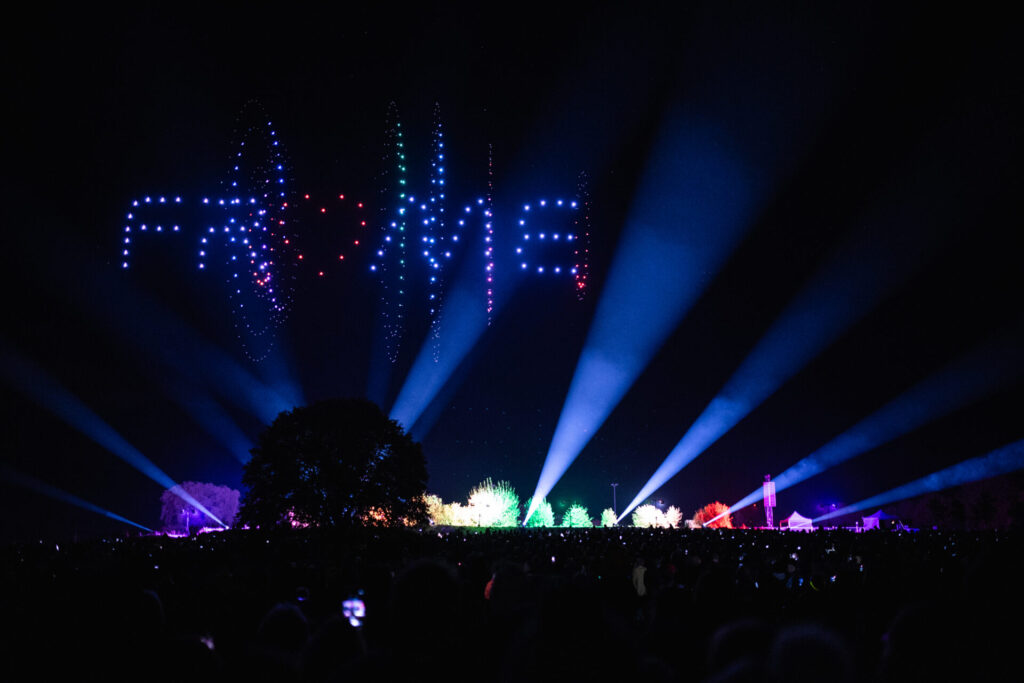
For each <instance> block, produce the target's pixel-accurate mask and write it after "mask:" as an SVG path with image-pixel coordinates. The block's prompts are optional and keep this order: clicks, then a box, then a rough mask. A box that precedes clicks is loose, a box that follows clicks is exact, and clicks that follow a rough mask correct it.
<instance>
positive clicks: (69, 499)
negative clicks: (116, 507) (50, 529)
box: [0, 465, 153, 532]
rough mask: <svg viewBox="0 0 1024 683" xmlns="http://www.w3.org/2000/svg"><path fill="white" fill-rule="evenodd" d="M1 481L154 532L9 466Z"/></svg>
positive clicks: (1, 469)
mask: <svg viewBox="0 0 1024 683" xmlns="http://www.w3.org/2000/svg"><path fill="white" fill-rule="evenodd" d="M0 479H3V480H4V481H9V482H11V483H12V484H17V485H18V486H21V487H23V488H26V489H29V490H31V491H35V492H37V493H41V494H43V495H44V496H48V497H50V498H53V499H54V500H59V501H62V502H64V503H68V504H69V505H74V506H75V507H79V508H82V509H83V510H88V511H89V512H95V513H96V514H98V515H103V516H104V517H109V518H110V519H113V520H117V521H118V522H123V523H125V524H130V525H131V526H133V527H137V528H139V529H142V530H143V531H149V532H152V531H153V530H152V529H150V528H149V527H145V526H142V525H141V524H136V523H135V522H133V521H132V520H130V519H127V518H125V517H122V516H121V515H119V514H117V513H116V512H111V511H110V510H105V509H103V508H101V507H100V506H99V505H96V504H94V503H90V502H89V501H87V500H85V499H83V498H79V497H78V496H76V495H74V494H72V493H68V492H67V491H64V490H63V489H59V488H57V487H56V486H52V485H50V484H47V483H46V482H45V481H41V480H39V479H36V478H35V477H32V476H29V475H27V474H24V473H22V472H18V471H17V470H15V469H13V468H11V467H8V466H7V465H3V466H0Z"/></svg>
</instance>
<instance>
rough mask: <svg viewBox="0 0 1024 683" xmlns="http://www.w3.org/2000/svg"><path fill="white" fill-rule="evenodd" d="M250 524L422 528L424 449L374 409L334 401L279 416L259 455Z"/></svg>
mask: <svg viewBox="0 0 1024 683" xmlns="http://www.w3.org/2000/svg"><path fill="white" fill-rule="evenodd" d="M251 452H252V459H251V460H250V461H249V462H248V463H247V464H246V465H245V471H244V474H243V475H242V483H243V484H245V485H246V486H247V487H248V492H247V493H246V494H245V498H244V500H243V502H242V509H241V513H240V518H241V520H242V521H243V522H246V523H247V524H251V525H257V526H262V527H267V526H275V525H279V524H286V523H297V524H310V525H317V526H332V525H348V524H360V523H371V524H400V523H403V522H411V523H417V524H418V523H421V522H423V521H424V519H425V507H424V503H423V495H424V492H425V490H426V483H427V464H426V459H425V458H424V457H423V449H422V448H421V447H420V444H418V443H416V442H414V441H413V440H412V438H411V437H410V436H409V435H408V434H406V433H405V431H404V430H403V429H402V427H401V426H399V424H398V423H397V422H395V421H394V420H390V419H388V417H387V416H386V415H385V414H384V413H383V412H382V411H381V410H380V408H378V407H377V406H376V405H374V404H373V403H371V402H369V401H366V400H362V399H334V400H330V401H321V402H319V403H315V404H313V405H311V406H306V407H302V408H295V409H294V410H292V411H286V412H283V413H281V414H280V415H278V416H277V418H276V419H275V420H274V422H273V424H271V425H270V426H269V427H268V428H267V429H266V430H265V431H264V432H263V433H262V434H261V435H260V437H259V441H258V443H257V445H256V447H255V448H253V449H252V451H251Z"/></svg>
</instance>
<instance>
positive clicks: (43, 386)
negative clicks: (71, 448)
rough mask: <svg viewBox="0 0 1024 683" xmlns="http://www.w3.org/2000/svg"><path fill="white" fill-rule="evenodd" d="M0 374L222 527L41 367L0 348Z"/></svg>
mask: <svg viewBox="0 0 1024 683" xmlns="http://www.w3.org/2000/svg"><path fill="white" fill-rule="evenodd" d="M0 374H2V375H3V377H4V378H5V379H6V380H7V381H8V382H9V383H10V384H11V386H13V387H14V388H16V389H18V390H19V391H21V392H22V393H23V394H25V395H26V396H28V397H29V398H31V399H32V400H33V401H35V402H36V403H37V404H39V405H40V406H41V407H43V408H45V409H47V410H49V411H50V412H51V413H53V414H54V415H56V416H57V417H59V418H60V419H62V420H64V422H66V423H67V424H69V425H70V426H72V427H74V428H75V429H77V430H78V431H79V432H81V433H82V434H84V435H85V436H87V437H89V438H90V439H92V440H93V441H94V442H96V443H97V444H99V445H100V446H102V447H103V448H105V449H107V450H108V451H110V452H111V453H113V454H114V455H116V456H117V457H119V458H120V459H121V460H123V461H125V462H126V463H128V464H129V465H131V466H132V467H134V468H135V469H137V470H138V471H139V472H141V473H142V474H144V475H146V476H147V477H149V478H150V479H152V480H153V481H154V482H156V483H157V484H159V485H160V486H162V487H164V488H168V489H177V490H178V495H179V496H180V497H181V498H182V499H184V500H186V501H188V503H189V504H190V505H192V507H194V508H195V509H197V510H199V511H200V512H202V513H203V514H204V515H206V516H207V517H209V518H210V519H212V520H213V521H215V522H217V524H219V525H220V526H222V527H227V524H225V523H224V522H222V521H221V520H219V519H218V518H217V517H216V516H214V514H213V513H212V512H210V511H209V510H207V509H206V508H205V507H203V505H202V504H201V503H200V502H199V501H197V500H196V499H195V498H193V497H192V496H191V495H190V494H189V493H188V492H186V491H185V490H184V489H182V488H181V487H180V486H178V484H177V482H175V481H174V480H173V479H171V478H170V477H169V476H167V474H166V473H165V472H164V471H163V470H161V469H160V468H159V467H157V466H156V465H155V464H154V463H153V461H152V460H150V459H149V458H147V457H146V456H145V455H143V454H142V453H141V452H140V451H139V450H138V449H137V448H135V446H132V445H131V444H130V443H128V442H127V441H125V439H124V437H122V436H121V435H120V434H118V433H117V431H116V430H115V429H114V428H113V427H111V426H110V425H108V424H107V423H106V422H104V421H103V420H102V419H101V418H100V417H99V416H98V415H96V413H94V412H93V411H92V410H91V409H90V408H89V407H88V406H86V405H85V404H84V403H82V402H81V401H80V400H79V399H78V397H76V396H75V395H74V394H72V393H71V392H70V391H68V390H67V389H65V388H64V387H63V386H61V385H60V384H58V383H57V381H56V380H54V379H53V378H52V377H50V376H49V375H48V374H47V373H46V372H45V371H43V370H42V368H39V367H37V366H36V365H35V364H34V363H32V362H31V361H29V360H28V359H26V358H23V357H19V356H16V355H15V354H14V352H13V351H10V350H8V349H6V348H3V347H0Z"/></svg>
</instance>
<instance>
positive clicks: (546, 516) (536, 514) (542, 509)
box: [526, 498, 555, 527]
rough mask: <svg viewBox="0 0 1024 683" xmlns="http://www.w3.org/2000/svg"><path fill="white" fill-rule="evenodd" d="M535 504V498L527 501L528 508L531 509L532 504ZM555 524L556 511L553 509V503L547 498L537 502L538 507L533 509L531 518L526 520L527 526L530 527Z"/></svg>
mask: <svg viewBox="0 0 1024 683" xmlns="http://www.w3.org/2000/svg"><path fill="white" fill-rule="evenodd" d="M532 504H533V499H532V498H531V499H530V500H528V501H526V509H527V510H529V509H530V505H532ZM554 525H555V511H554V510H552V509H551V503H549V502H548V501H547V500H546V499H543V498H542V499H541V501H540V503H538V504H537V509H536V510H534V511H533V514H532V515H530V518H529V519H528V520H526V526H528V527H545V526H554Z"/></svg>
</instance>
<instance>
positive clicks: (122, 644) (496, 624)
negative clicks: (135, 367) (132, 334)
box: [0, 528, 1024, 683]
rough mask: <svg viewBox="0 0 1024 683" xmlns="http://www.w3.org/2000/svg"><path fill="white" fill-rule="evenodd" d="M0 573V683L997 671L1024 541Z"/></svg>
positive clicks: (383, 536)
mask: <svg viewBox="0 0 1024 683" xmlns="http://www.w3.org/2000/svg"><path fill="white" fill-rule="evenodd" d="M2 567H3V571H4V583H3V591H2V600H3V605H2V607H3V610H2V614H3V615H4V616H3V618H4V622H5V624H4V626H5V628H4V633H5V634H7V635H6V636H4V637H3V643H4V648H3V649H4V653H3V662H4V670H6V671H7V672H8V675H3V676H0V677H2V678H3V679H4V680H10V681H13V680H24V679H27V677H28V676H31V678H34V679H39V680H57V679H59V678H61V672H65V671H67V670H68V668H69V667H71V669H72V670H74V671H76V674H75V678H76V679H77V680H104V681H110V680H133V681H175V682H176V683H178V682H184V681H189V682H190V683H191V682H199V681H207V680H208V681H225V680H243V681H253V682H259V681H310V682H313V681H349V680H398V679H403V680H411V679H413V677H418V678H424V679H426V680H437V679H440V678H442V677H447V678H462V677H467V676H472V678H473V679H474V680H485V681H522V680H533V681H536V680H550V681H562V682H564V681H567V680H580V681H605V680H608V681H612V680H615V681H623V680H630V679H632V678H635V677H637V676H640V677H643V678H645V679H647V678H651V679H655V680H661V681H714V682H716V683H724V682H740V681H761V682H763V681H830V682H834V683H838V682H842V681H863V680H878V681H885V682H888V681H908V680H930V681H936V680H981V679H982V678H993V679H994V680H1002V679H1003V672H1005V671H1006V670H1007V667H1008V665H1009V664H1011V663H1012V661H1013V659H1014V656H1015V653H1014V649H1013V646H1014V640H1015V638H1016V635H1015V634H1016V633H1017V631H1018V629H1017V628H1016V627H1014V626H1013V624H1014V623H1015V621H1016V617H1017V615H1019V614H1021V611H1020V607H1021V605H1022V600H1021V598H1022V594H1024V592H1022V590H1021V587H1020V584H1021V577H1022V571H1021V570H1022V569H1024V563H1022V559H1021V549H1020V545H1019V538H1018V535H1017V534H1016V533H1015V532H964V531H959V532H942V531H922V532H917V533H896V532H885V531H872V532H867V533H859V534H857V533H851V532H846V531H816V532H813V533H795V532H794V533H782V532H772V531H757V530H728V529H725V530H696V531H684V530H672V529H633V528H623V529H619V528H611V529H593V530H576V529H536V530H522V529H514V530H466V529H447V528H427V529H421V530H414V529H372V528H365V529H363V528H360V529H346V530H331V531H322V530H315V529H300V530H288V531H275V532H262V531H256V530H245V531H228V532H222V533H210V534H199V535H195V536H192V537H190V538H180V539H175V538H169V537H164V536H141V537H132V538H121V539H105V540H97V541H93V542H88V543H78V544H74V545H71V546H61V547H59V548H58V547H57V546H56V545H54V544H52V543H38V544H30V545H22V546H14V547H11V548H8V549H7V550H6V551H5V552H4V554H3V565H2ZM349 600H356V601H360V602H361V604H362V605H363V606H365V614H362V613H361V612H360V614H362V616H361V617H355V616H353V613H351V610H349V612H346V610H344V609H343V607H342V605H343V603H344V602H346V601H349ZM349 604H352V603H349ZM350 617H351V620H350ZM353 622H357V623H358V626H355V625H353ZM14 672H27V674H21V675H15V674H14Z"/></svg>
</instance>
